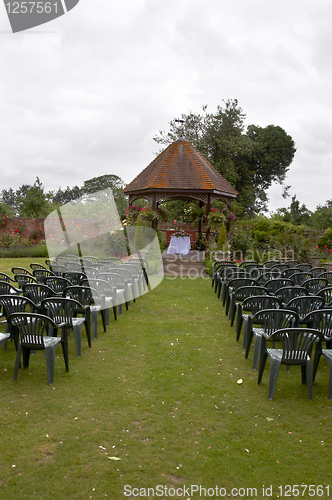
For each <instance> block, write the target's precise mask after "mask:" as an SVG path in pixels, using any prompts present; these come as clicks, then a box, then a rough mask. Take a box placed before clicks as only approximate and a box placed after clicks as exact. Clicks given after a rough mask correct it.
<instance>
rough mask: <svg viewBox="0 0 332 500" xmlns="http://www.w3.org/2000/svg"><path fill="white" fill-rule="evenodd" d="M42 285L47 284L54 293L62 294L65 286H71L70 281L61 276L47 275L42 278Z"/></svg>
mask: <svg viewBox="0 0 332 500" xmlns="http://www.w3.org/2000/svg"><path fill="white" fill-rule="evenodd" d="M44 285H47V286H49V287H50V288H51V289H52V290H53V292H54V293H55V295H59V296H62V294H63V291H64V289H65V288H67V286H71V285H72V283H71V281H69V280H68V279H67V278H63V277H62V276H49V277H47V278H45V279H44Z"/></svg>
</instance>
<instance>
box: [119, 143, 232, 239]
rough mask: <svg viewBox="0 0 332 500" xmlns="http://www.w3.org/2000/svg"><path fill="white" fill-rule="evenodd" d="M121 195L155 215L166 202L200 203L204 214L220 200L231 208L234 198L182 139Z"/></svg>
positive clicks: (204, 161) (211, 169)
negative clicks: (144, 202)
mask: <svg viewBox="0 0 332 500" xmlns="http://www.w3.org/2000/svg"><path fill="white" fill-rule="evenodd" d="M124 193H125V194H126V195H128V196H129V204H132V203H133V202H134V201H135V200H137V199H139V198H145V199H148V200H150V202H151V203H152V208H153V210H155V211H156V210H157V209H158V206H159V205H160V204H161V203H165V202H166V201H170V200H174V199H182V200H199V202H200V206H201V207H203V205H204V204H205V205H206V214H208V213H209V212H210V210H211V204H212V202H213V201H214V200H222V201H223V202H224V203H226V204H227V206H228V207H230V203H231V201H232V200H233V199H234V198H235V197H236V195H237V192H236V191H235V189H234V188H233V187H232V186H231V185H230V184H229V182H227V181H226V179H225V178H224V177H223V176H222V175H221V174H220V173H219V172H218V171H217V170H216V169H215V168H214V167H213V166H212V165H211V163H210V162H209V161H208V160H207V159H206V158H204V156H203V155H202V154H201V153H200V152H199V151H198V150H197V149H196V148H195V147H194V146H193V145H192V144H191V143H190V142H189V141H187V140H185V139H179V140H176V141H174V142H173V143H172V144H170V145H169V146H168V147H167V148H166V149H165V150H164V151H162V153H160V154H159V155H158V156H157V157H156V158H155V159H154V160H153V161H152V162H151V163H150V164H149V165H148V166H147V167H146V168H145V169H144V170H143V171H142V172H141V173H140V174H139V175H138V176H137V177H136V178H135V179H134V180H133V181H132V182H131V183H130V184H128V185H127V186H126V187H125V189H124ZM156 227H157V220H156V219H155V220H154V228H156ZM199 232H201V223H200V225H199Z"/></svg>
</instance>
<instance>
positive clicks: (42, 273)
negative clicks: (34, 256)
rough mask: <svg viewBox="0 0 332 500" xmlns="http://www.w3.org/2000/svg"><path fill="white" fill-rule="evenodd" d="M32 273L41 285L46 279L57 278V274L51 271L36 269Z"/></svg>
mask: <svg viewBox="0 0 332 500" xmlns="http://www.w3.org/2000/svg"><path fill="white" fill-rule="evenodd" d="M32 273H33V276H34V277H35V278H36V280H37V281H38V282H39V283H44V280H45V278H48V277H49V276H55V274H54V273H53V272H52V271H50V270H49V269H34V270H33V271H32Z"/></svg>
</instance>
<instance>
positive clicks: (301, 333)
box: [258, 328, 323, 401]
mask: <svg viewBox="0 0 332 500" xmlns="http://www.w3.org/2000/svg"><path fill="white" fill-rule="evenodd" d="M322 338H323V334H322V333H321V332H320V331H318V330H314V329H309V328H283V329H280V330H276V331H275V332H274V333H273V334H272V335H271V336H270V339H269V340H271V341H272V342H273V341H281V343H282V349H266V350H265V352H262V353H261V363H260V367H259V375H258V383H259V384H260V382H261V380H262V377H263V373H264V368H265V364H266V360H267V357H269V359H270V365H271V367H270V380H269V399H273V397H274V393H275V388H276V384H277V378H278V373H279V368H280V365H286V366H301V372H302V384H305V383H307V384H308V392H309V400H310V401H311V400H312V394H313V373H312V367H311V352H312V346H313V344H314V342H318V341H321V340H322Z"/></svg>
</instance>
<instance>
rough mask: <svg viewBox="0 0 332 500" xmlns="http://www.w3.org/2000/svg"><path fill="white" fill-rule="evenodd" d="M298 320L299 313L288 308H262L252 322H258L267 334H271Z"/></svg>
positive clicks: (293, 325)
mask: <svg viewBox="0 0 332 500" xmlns="http://www.w3.org/2000/svg"><path fill="white" fill-rule="evenodd" d="M298 321H299V315H298V314H297V313H296V312H295V311H291V310H289V309H281V308H280V309H262V310H261V311H258V312H257V313H256V314H255V315H254V317H253V323H256V322H257V323H259V324H260V325H261V326H262V328H263V329H264V331H265V334H266V335H267V336H271V335H272V334H273V333H274V332H275V331H276V330H280V329H281V328H288V327H295V326H297V324H298Z"/></svg>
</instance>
